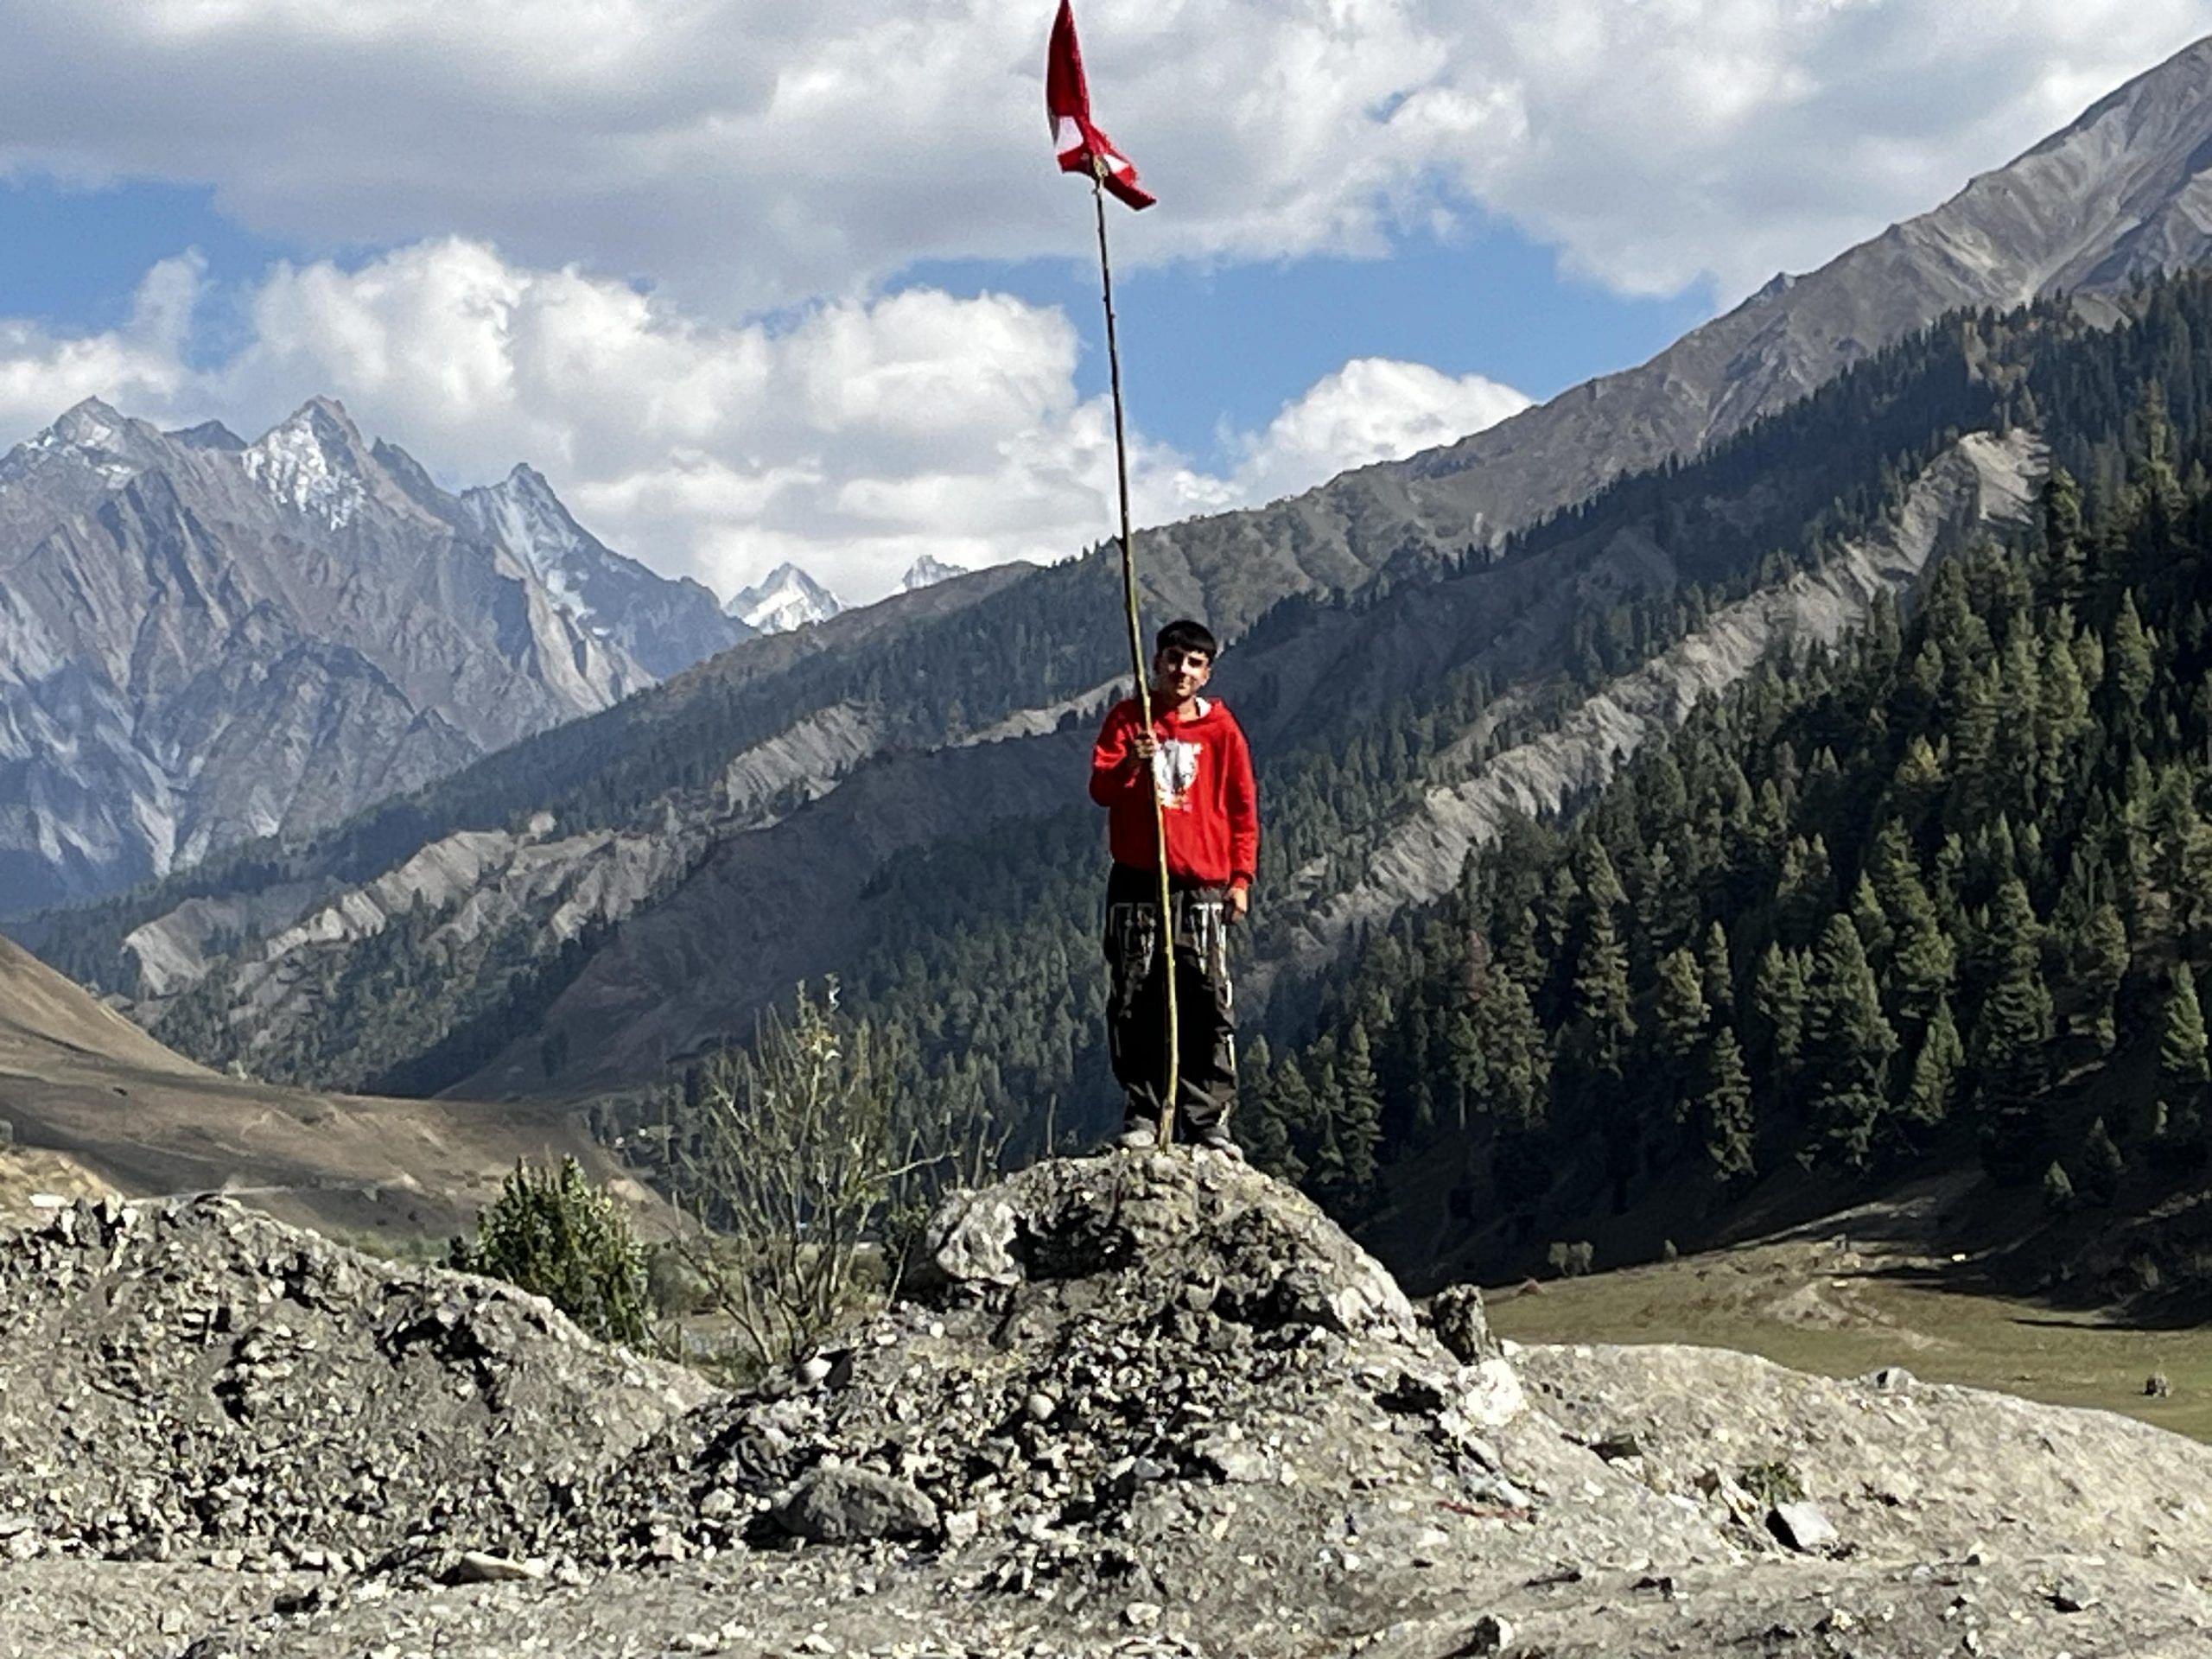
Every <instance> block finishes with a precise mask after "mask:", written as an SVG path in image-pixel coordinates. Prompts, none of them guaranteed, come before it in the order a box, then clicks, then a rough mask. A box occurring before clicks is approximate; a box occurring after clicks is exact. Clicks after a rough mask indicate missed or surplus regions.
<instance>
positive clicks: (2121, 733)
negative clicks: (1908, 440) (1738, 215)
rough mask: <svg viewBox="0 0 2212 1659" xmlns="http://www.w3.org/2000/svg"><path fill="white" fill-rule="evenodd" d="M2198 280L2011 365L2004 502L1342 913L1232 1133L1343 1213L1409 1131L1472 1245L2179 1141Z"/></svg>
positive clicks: (2197, 938) (2210, 872)
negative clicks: (2039, 467)
mask: <svg viewBox="0 0 2212 1659" xmlns="http://www.w3.org/2000/svg"><path fill="white" fill-rule="evenodd" d="M2207 293H2208V290H2207V289H2206V287H2205V286H2204V285H2203V284H2202V283H2192V284H2190V286H2189V287H2187V288H2185V289H2177V290H2174V291H2172V292H2170V293H2167V294H2164V295H2162V296H2159V298H2158V301H2157V302H2155V303H2154V304H2153V305H2152V308H2150V312H2149V315H2148V318H2147V320H2146V323H2145V328H2144V329H2143V330H2142V331H2140V332H2139V334H2138V336H2137V338H2136V339H2135V340H2133V342H2132V343H2131V342H2130V341H2129V340H2128V339H2127V338H2126V337H2125V336H2122V337H2119V338H2116V339H2115V340H2113V342H2111V344H2112V347H2113V349H2112V350H2111V351H2110V352H2109V353H2104V352H2099V353H2090V354H2086V355H2076V356H2075V357H2074V358H2073V359H2072V360H2071V361H2070V362H2069V365H2067V366H2066V368H2065V369H2064V371H2063V372H2060V373H2056V374H2053V375H2049V376H2047V377H2037V376H2032V375H2031V380H2037V379H2039V378H2050V380H2051V381H2052V384H2053V385H2054V386H2055V387H2056V389H2057V390H2059V391H2060V392H2061V394H2062V401H2063V404H2064V406H2065V416H2066V420H2065V423H2064V427H2063V430H2059V431H2056V432H2055V433H2054V438H2055V442H2056V448H2057V451H2058V456H2059V461H2060V463H2061V469H2060V470H2059V471H2057V472H2056V473H2055V474H2054V475H2053V477H2052V479H2051V481H2050V485H2049V486H2048V487H2047V489H2046V492H2045V496H2044V515H2043V517H2044V522H2043V524H2041V525H2040V526H2039V527H2038V529H2037V532H2036V533H2033V534H2031V535H2030V536H2028V537H2024V538H2023V541H2022V543H2021V544H2019V545H2015V546H2005V547H1989V548H1986V549H1984V550H1980V551H1978V552H1975V553H1974V554H1972V555H1970V556H1966V557H1963V558H1961V559H1958V560H1956V561H1954V562H1952V563H1948V564H1947V565H1946V566H1945V567H1944V568H1943V569H1942V570H1941V571H1940V572H1939V574H1938V575H1936V579H1935V581H1934V582H1933V583H1932V585H1931V587H1930V588H1929V593H1928V595H1927V599H1926V602H1925V605H1924V607H1922V608H1921V610H1920V611H1919V613H1918V614H1917V615H1916V617H1914V618H1913V619H1912V620H1910V622H1909V623H1901V622H1900V621H1899V620H1898V618H1897V615H1896V614H1895V613H1885V614H1884V615H1883V616H1882V617H1881V618H1880V620H1879V621H1878V625H1877V626H1873V627H1872V628H1870V629H1868V630H1867V631H1866V632H1864V633H1863V634H1862V635H1860V636H1859V638H1858V639H1855V640H1854V641H1853V643H1852V645H1850V646H1849V648H1848V649H1847V650H1845V651H1843V652H1840V653H1838V654H1835V655H1834V656H1832V657H1830V656H1825V655H1815V656H1813V657H1810V658H1808V659H1807V660H1804V661H1802V662H1800V663H1798V664H1794V665H1792V666H1790V667H1789V668H1787V669H1782V670H1777V671H1769V672H1764V673H1762V674H1760V675H1759V676H1758V677H1757V678H1756V679H1755V680H1754V681H1753V682H1751V683H1750V684H1748V685H1747V686H1745V687H1744V688H1743V689H1742V690H1739V691H1738V692H1737V693H1736V694H1734V695H1732V696H1727V697H1726V698H1724V699H1722V700H1720V701H1719V702H1718V703H1717V704H1715V705H1713V706H1712V707H1710V708H1708V709H1706V710H1704V711H1702V712H1701V713H1700V715H1698V717H1697V718H1695V719H1694V721H1692V722H1691V723H1690V724H1689V725H1688V727H1687V728H1685V729H1684V730H1683V731H1682V732H1681V734H1679V735H1678V736H1677V737H1676V738H1675V740H1674V741H1672V742H1670V743H1669V744H1668V745H1666V746H1665V747H1662V748H1661V749H1659V750H1658V751H1657V752H1656V753H1653V754H1651V755H1649V757H1648V758H1646V759H1644V760H1641V761H1639V763H1638V764H1637V765H1636V766H1634V767H1633V768H1631V769H1630V771H1629V772H1627V773H1625V774H1624V776H1623V777H1622V778H1621V779H1619V780H1618V782H1617V783H1616V784H1615V785H1613V786H1612V787H1611V788H1609V789H1607V790H1606V791H1604V793H1603V794H1601V795H1600V796H1599V798H1597V799H1596V800H1594V801H1593V802H1592V803H1591V804H1590V805H1589V806H1588V808H1587V809H1586V810H1585V811H1584V812H1583V813H1582V814H1581V815H1580V817H1579V818H1578V819H1577V820H1576V822H1575V823H1574V825H1573V828H1572V829H1567V830H1566V831H1564V832H1560V831H1556V830H1553V829H1546V828H1542V827H1539V826H1536V825H1534V824H1529V825H1526V826H1524V827H1523V828H1522V829H1521V831H1520V832H1519V833H1517V834H1515V835H1513V836H1510V837H1509V838H1508V839H1507V840H1506V841H1505V842H1503V844H1501V845H1500V846H1499V847H1498V848H1497V849H1495V850H1494V851H1493V852H1491V855H1488V856H1487V857H1485V858H1484V859H1483V860H1482V861H1479V863H1478V864H1475V865H1473V866H1471V868H1470V869H1469V871H1468V874H1467V876H1466V879H1465V882H1464V883H1463V885H1462V887H1461V889H1460V891H1459V893H1457V894H1455V895H1454V896H1453V897H1452V898H1451V899H1449V900H1447V901H1446V902H1445V903H1443V904H1441V905H1440V906H1437V907H1435V908H1434V909H1433V911H1432V912H1430V913H1428V914H1427V915H1425V916H1421V917H1419V918H1407V919H1406V921H1405V923H1404V924H1403V925H1402V926H1401V927H1398V928H1395V929H1393V930H1392V931H1390V932H1389V934H1387V935H1386V936H1383V937H1380V938H1374V939H1372V940H1370V941H1369V943H1368V944H1367V945H1366V947H1365V948H1364V949H1363V950H1362V951H1361V952H1360V953H1359V955H1358V957H1357V960H1356V962H1355V963H1353V964H1352V965H1351V967H1350V968H1349V969H1348V971H1346V972H1345V973H1344V975H1343V976H1341V977H1340V978H1339V979H1338V982H1336V983H1335V984H1333V985H1332V988H1330V991H1329V993H1328V995H1327V996H1326V999H1325V1009H1324V1012H1323V1014H1322V1015H1321V1017H1320V1018H1319V1020H1318V1021H1317V1022H1316V1026H1315V1027H1313V1029H1311V1030H1309V1031H1308V1032H1306V1033H1300V1040H1298V1041H1296V1042H1294V1044H1293V1045H1292V1046H1290V1048H1289V1049H1288V1050H1287V1052H1284V1053H1283V1055H1282V1058H1281V1059H1280V1060H1279V1061H1267V1060H1262V1061H1261V1062H1260V1064H1259V1065H1257V1066H1256V1067H1255V1070H1256V1071H1258V1072H1259V1075H1258V1076H1256V1077H1254V1078H1253V1080H1252V1087H1251V1089H1250V1092H1249V1103H1248V1109H1247V1116H1246V1120H1245V1122H1246V1123H1247V1126H1248V1131H1247V1132H1248V1135H1249V1138H1250V1139H1251V1140H1252V1141H1253V1142H1254V1146H1255V1153H1256V1154H1257V1155H1258V1156H1259V1157H1260V1159H1261V1160H1262V1161H1263V1162H1265V1163H1267V1164H1268V1165H1269V1166H1273V1167H1274V1168H1277V1169H1279V1170H1281V1171H1283V1172H1285V1173H1291V1174H1294V1175H1295V1176H1297V1177H1299V1178H1300V1179H1302V1180H1304V1181H1306V1183H1307V1184H1308V1185H1312V1186H1313V1187H1314V1188H1315V1189H1316V1190H1317V1191H1319V1192H1322V1193H1324V1194H1325V1195H1327V1196H1328V1197H1329V1198H1330V1199H1331V1201H1332V1203H1333V1204H1334V1205H1336V1206H1337V1207H1338V1209H1339V1210H1340V1211H1342V1212H1343V1213H1344V1214H1346V1215H1348V1216H1351V1217H1356V1218H1363V1219H1370V1220H1372V1219H1374V1218H1376V1217H1378V1216H1380V1215H1382V1214H1383V1212H1385V1211H1389V1210H1391V1209H1392V1208H1393V1206H1394V1205H1402V1203H1403V1202H1404V1201H1405V1199H1404V1196H1403V1195H1404V1194H1405V1192H1407V1190H1408V1188H1407V1184H1406V1182H1405V1180H1404V1179H1403V1177H1404V1175H1405V1173H1406V1172H1407V1171H1408V1169H1409V1168H1410V1167H1411V1166H1413V1165H1414V1163H1415V1162H1416V1161H1418V1162H1420V1163H1421V1164H1422V1165H1424V1166H1427V1168H1430V1169H1433V1168H1435V1167H1436V1166H1437V1165H1438V1163H1439V1161H1440V1160H1441V1161H1443V1162H1445V1163H1446V1164H1448V1165H1449V1166H1452V1168H1453V1169H1454V1170H1455V1171H1456V1181H1455V1182H1454V1183H1453V1190H1452V1192H1451V1193H1450V1195H1449V1198H1447V1199H1446V1205H1447V1207H1448V1209H1449V1211H1450V1212H1451V1213H1452V1215H1455V1216H1457V1217H1459V1218H1460V1219H1461V1221H1462V1223H1463V1225H1462V1226H1461V1227H1460V1228H1459V1232H1460V1234H1461V1235H1462V1236H1475V1235H1481V1236H1484V1237H1485V1238H1486V1240H1487V1247H1488V1254H1487V1255H1486V1256H1485V1258H1484V1259H1486V1260H1488V1261H1490V1262H1492V1264H1493V1265H1494V1266H1495V1265H1497V1264H1502V1263H1503V1262H1508V1261H1511V1260H1513V1259H1515V1252H1514V1249H1513V1248H1512V1247H1513V1246H1515V1245H1516V1244H1518V1245H1520V1246H1522V1247H1534V1246H1536V1245H1539V1244H1541V1242H1542V1241H1545V1240H1548V1239H1555V1238H1558V1237H1560V1236H1570V1237H1571V1236H1573V1235H1574V1232H1575V1231H1576V1230H1577V1229H1578V1228H1586V1226H1587V1224H1588V1223H1589V1220H1590V1218H1591V1217H1592V1216H1593V1215H1596V1216H1602V1215H1604V1214H1605V1213H1606V1212H1608V1211H1611V1212H1619V1211H1625V1210H1627V1209H1628V1208H1629V1207H1630V1206H1631V1205H1638V1204H1645V1203H1657V1204H1661V1205H1665V1206H1666V1207H1667V1208H1668V1209H1669V1211H1671V1212H1672V1213H1673V1214H1674V1215H1675V1216H1676V1217H1679V1218H1680V1219H1681V1224H1683V1225H1685V1226H1687V1227H1689V1228H1692V1229H1694V1228H1695V1226H1696V1225H1697V1224H1698V1221H1699V1218H1700V1216H1701V1215H1704V1216H1709V1215H1711V1214H1712V1213H1713V1211H1716V1210H1717V1209H1719V1207H1720V1206H1721V1205H1724V1204H1725V1203H1726V1201H1727V1200H1729V1199H1730V1198H1733V1197H1737V1196H1739V1195H1741V1194H1742V1193H1743V1192H1745V1191H1746V1190H1747V1189H1749V1188H1750V1187H1751V1186H1752V1185H1754V1184H1755V1183H1757V1182H1758V1180H1759V1179H1760V1178H1761V1177H1762V1176H1763V1175H1766V1174H1769V1173H1772V1172H1775V1171H1776V1170H1777V1169H1787V1168H1789V1167H1792V1166H1795V1165H1797V1164H1804V1165H1807V1166H1812V1167H1814V1168H1815V1169H1821V1168H1826V1169H1829V1170H1833V1171H1837V1172H1840V1173H1845V1174H1847V1175H1855V1176H1864V1177H1869V1178H1874V1179H1885V1178H1889V1177H1893V1176H1895V1175H1896V1174H1897V1173H1900V1172H1903V1171H1909V1170H1911V1169H1915V1168H1923V1167H1928V1166H1929V1160H1958V1159H1965V1158H1969V1157H1977V1156H1978V1157H1979V1159H1980V1161H1981V1162H1982V1163H1983V1164H1984V1166H1986V1168H1987V1169H1988V1171H1989V1172H1990V1173H1992V1174H1993V1176H1995V1177H1996V1178H1997V1179H1999V1180H2000V1181H2004V1182H2008V1183H2018V1184H2022V1185H2030V1193H2029V1196H2028V1198H2027V1200H2026V1201H2027V1202H2029V1203H2031V1204H2033V1203H2036V1202H2038V1201H2039V1202H2041V1203H2044V1204H2047V1205H2051V1206H2054V1207H2058V1208H2065V1207H2068V1206H2070V1205H2075V1204H2076V1203H2082V1202H2087V1203H2089V1204H2094V1205H2111V1204H2113V1203H2114V1202H2115V1201H2116V1200H2122V1199H2125V1198H2128V1197H2130V1196H2133V1198H2135V1199H2136V1200H2138V1201H2147V1200H2148V1199H2149V1198H2152V1197H2155V1196H2163V1194H2164V1192H2166V1191H2168V1190H2169V1189H2170V1186H2171V1182H2172V1181H2173V1180H2174V1179H2176V1178H2177V1176H2180V1177H2187V1176H2188V1175H2189V1174H2190V1173H2191V1172H2195V1171H2196V1170H2199V1169H2201V1168H2202V1166H2203V1165H2204V1163H2205V1161H2206V1154H2207V1124H2206V1119H2205V1115H2204V1109H2205V1103H2206V1096H2205V1084H2206V1080H2207V1076H2208V1073H2207V1065H2206V1039H2205V1027H2204V1020H2203V1016H2202V1010H2201V1007H2200V1003H2199V998H2198V992H2197V988H2196V985H2197V976H2198V975H2199V973H2200V972H2201V971H2202V970H2203V969H2205V968H2206V966H2207V954H2208V952H2209V951H2212V825H2208V823H2207V822H2206V819H2205V817H2204V812H2205V809H2206V807H2207V805H2208V804H2212V792H2208V786H2209V785H2212V693H2208V681H2207V671H2208V669H2209V668H2212V610H2208V606H2212V564H2208V555H2212V479H2209V478H2208V475H2207V472H2206V465H2205V463H2206V460H2207V449H2208V435H2207V433H2206V432H2205V430H2204V428H2203V425H2202V419H2201V411H2202V397H2203V393H2204V391H2205V388H2206V381H2205V369H2206V363H2207V358H2206V354H2205V353H2203V352H2202V350H2200V349H2199V348H2198V346H2196V340H2199V339H2202V338H2203V337H2204V336H2203V334H2202V328H2203V325H2204V322H2205V320H2206V311H2205V302H2206V299H2207ZM2131 345H2132V348H2131ZM2146 348H2147V349H2146ZM2154 371H2155V372H2154ZM2100 410H2101V412H2102V418H2101V420H2100V419H2096V418H2093V417H2094V416H2096V414H2097V412H2098V411H2100ZM2031 1184H2032V1185H2031ZM1432 1185H1433V1184H1432ZM2037 1188H2039V1192H2038V1191H2037ZM1403 1219H1404V1217H1401V1220H1403ZM1438 1219H1439V1218H1437V1217H1428V1218H1427V1221H1426V1222H1425V1223H1424V1224H1434V1223H1435V1222H1436V1221H1437V1220H1438ZM1444 1231H1445V1232H1446V1234H1448V1233H1449V1232H1450V1229H1449V1228H1446V1229H1444Z"/></svg>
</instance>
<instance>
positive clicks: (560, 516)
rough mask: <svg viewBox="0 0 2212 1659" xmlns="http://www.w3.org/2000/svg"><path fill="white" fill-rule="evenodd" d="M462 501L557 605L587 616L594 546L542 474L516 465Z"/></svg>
mask: <svg viewBox="0 0 2212 1659" xmlns="http://www.w3.org/2000/svg"><path fill="white" fill-rule="evenodd" d="M461 501H462V504H463V505H465V506H467V508H468V509H469V511H470V513H471V515H472V516H473V517H474V518H475V520H476V521H477V523H478V524H479V525H480V527H481V528H482V529H483V531H485V533H486V535H488V536H489V537H491V538H492V539H493V541H494V542H496V543H499V545H500V546H501V547H503V548H505V550H507V551H508V552H509V553H512V555H513V556H515V557H516V558H517V559H518V560H519V561H521V563H524V565H526V566H528V567H529V569H530V571H531V574H532V575H535V576H536V577H537V579H538V581H540V582H543V583H544V585H545V590H546V592H547V593H548V594H550V596H551V597H552V600H553V602H554V604H555V605H556V606H557V607H560V608H561V609H562V610H563V611H565V612H566V613H568V614H569V616H570V617H571V618H573V619H574V620H575V621H577V622H580V623H588V622H589V621H590V620H591V617H592V607H591V604H590V602H589V601H588V600H587V599H586V598H585V597H584V588H585V585H586V582H587V578H588V571H587V570H586V569H585V568H584V567H585V564H586V563H587V562H588V561H589V560H591V559H592V558H593V557H594V548H593V546H592V543H591V539H590V537H588V536H586V535H585V534H584V531H583V529H582V526H581V525H579V524H577V523H576V521H575V519H574V518H570V517H569V510H568V508H566V507H565V506H563V505H562V504H561V499H560V498H559V497H558V496H556V495H555V494H554V493H553V486H551V485H550V484H548V483H547V482H546V481H545V479H544V475H543V474H541V473H539V472H537V470H536V469H535V468H533V467H529V466H524V465H518V466H517V467H515V469H514V470H513V471H512V472H511V473H509V474H507V475H506V477H505V479H504V480H501V481H500V482H499V483H497V484H493V485H489V486H485V487H483V488H480V489H474V490H468V491H466V492H464V493H463V494H462V496H461ZM593 632H595V633H599V634H601V636H602V637H603V636H604V634H605V632H606V631H605V630H604V629H603V628H597V627H595V628H594V629H593Z"/></svg>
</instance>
